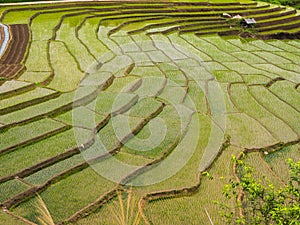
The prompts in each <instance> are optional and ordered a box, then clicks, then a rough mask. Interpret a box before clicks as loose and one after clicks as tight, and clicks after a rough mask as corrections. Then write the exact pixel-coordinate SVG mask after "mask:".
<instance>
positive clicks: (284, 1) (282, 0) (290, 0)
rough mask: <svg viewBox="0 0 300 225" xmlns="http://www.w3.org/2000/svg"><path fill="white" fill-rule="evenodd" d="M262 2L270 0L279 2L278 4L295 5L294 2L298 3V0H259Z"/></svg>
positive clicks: (274, 2) (275, 2) (269, 0)
mask: <svg viewBox="0 0 300 225" xmlns="http://www.w3.org/2000/svg"><path fill="white" fill-rule="evenodd" d="M261 1H263V2H270V3H273V4H279V5H290V6H295V5H296V4H299V3H300V1H299V0H261Z"/></svg>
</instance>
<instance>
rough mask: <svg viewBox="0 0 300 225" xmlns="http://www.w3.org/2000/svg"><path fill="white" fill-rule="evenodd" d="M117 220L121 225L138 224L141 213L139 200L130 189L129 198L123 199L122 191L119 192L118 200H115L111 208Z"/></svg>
mask: <svg viewBox="0 0 300 225" xmlns="http://www.w3.org/2000/svg"><path fill="white" fill-rule="evenodd" d="M110 210H111V212H112V214H113V215H114V219H115V221H116V222H117V223H118V224H120V225H138V224H140V220H141V215H140V213H139V210H138V201H137V199H136V198H134V197H133V194H132V190H131V189H130V190H129V192H128V194H127V199H123V196H122V193H121V192H118V202H114V204H113V206H112V207H111V208H110Z"/></svg>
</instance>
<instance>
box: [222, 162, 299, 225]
mask: <svg viewBox="0 0 300 225" xmlns="http://www.w3.org/2000/svg"><path fill="white" fill-rule="evenodd" d="M236 163H237V165H238V168H239V174H240V182H236V181H231V182H230V184H227V185H225V186H224V190H223V194H224V196H225V197H226V198H228V199H232V198H234V199H235V200H236V204H235V206H234V207H233V208H232V207H229V206H227V205H224V204H221V203H218V204H219V205H220V206H221V209H222V211H221V213H222V215H223V216H224V217H225V218H226V220H227V222H228V223H229V224H282V225H284V224H300V161H298V162H294V161H292V160H291V159H289V160H288V161H287V163H288V165H289V169H290V170H289V180H288V182H287V183H286V184H285V186H283V187H281V188H278V187H275V186H274V185H273V184H272V183H270V182H269V181H267V180H264V181H260V180H257V179H255V178H254V176H253V172H254V169H253V168H252V167H250V166H248V165H246V164H245V163H244V162H243V161H241V160H237V161H236ZM240 191H242V192H243V200H241V201H240V198H239V197H238V196H239V193H240ZM239 209H242V214H241V213H240V211H239Z"/></svg>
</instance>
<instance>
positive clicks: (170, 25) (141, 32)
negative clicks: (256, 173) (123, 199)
mask: <svg viewBox="0 0 300 225" xmlns="http://www.w3.org/2000/svg"><path fill="white" fill-rule="evenodd" d="M223 11H226V12H229V13H231V14H232V15H237V14H240V15H243V16H251V17H254V18H255V19H256V20H257V21H258V24H257V25H258V26H257V32H259V34H260V35H272V34H275V33H277V32H278V31H280V30H281V29H283V28H284V30H287V31H288V32H291V33H295V34H297V32H298V28H295V27H297V26H298V25H299V24H298V23H299V21H298V19H299V17H298V15H297V12H295V11H294V10H292V9H285V8H283V7H279V6H274V5H268V4H257V3H253V2H249V3H238V2H226V3H224V2H223V3H220V2H219V3H211V4H209V3H207V2H198V3H196V2H194V3H183V2H174V3H166V2H161V3H159V2H158V3H155V4H154V3H153V4H151V5H150V4H146V3H143V2H134V3H133V2H123V3H119V2H91V3H87V2H78V3H69V4H66V3H58V4H55V5H36V6H34V7H31V6H25V7H22V8H21V7H20V8H18V7H7V8H4V9H3V10H2V11H1V12H2V14H1V21H2V22H3V23H5V24H8V25H9V26H10V27H11V31H12V40H11V43H10V45H9V48H8V49H7V51H6V52H5V55H4V56H3V57H2V58H1V59H0V60H1V61H0V62H1V64H0V71H1V72H0V73H1V74H2V73H3V74H8V73H7V72H5V70H6V71H9V73H14V74H12V76H13V75H15V74H16V72H14V71H15V70H16V69H15V67H14V65H15V64H16V65H18V66H21V65H22V66H23V65H24V68H25V70H24V71H22V73H20V74H18V76H17V77H15V78H14V79H12V80H7V81H6V80H5V82H2V83H1V85H0V138H1V139H0V140H1V142H0V162H1V168H0V202H1V207H2V208H4V209H6V210H9V211H10V212H13V213H15V214H16V215H19V216H22V217H24V218H26V219H28V220H30V221H33V222H37V218H36V193H39V194H40V195H41V197H42V198H43V200H44V201H45V204H46V205H47V207H48V209H49V211H50V213H51V215H52V217H53V219H54V221H55V222H56V223H58V224H65V223H68V222H71V223H76V224H95V223H97V222H98V221H101V223H103V224H114V222H112V220H114V215H111V211H110V208H111V205H112V204H113V202H114V201H115V199H116V198H115V197H116V194H117V190H118V189H120V190H121V191H122V192H124V193H125V192H126V189H127V186H126V185H125V184H129V185H136V184H145V183H147V182H148V180H149V179H150V178H153V177H159V176H160V175H161V174H162V172H165V171H167V170H168V169H170V168H176V167H179V165H180V161H181V160H186V162H185V163H184V165H182V169H180V168H179V171H178V172H177V173H176V174H175V175H174V176H172V177H170V178H169V179H166V180H163V181H162V182H157V183H154V184H151V185H148V186H145V187H134V190H133V191H134V193H135V195H136V196H137V197H138V199H139V200H140V208H139V210H140V212H141V213H142V214H143V223H145V224H148V223H153V224H183V223H184V224H185V223H186V224H190V223H193V222H195V221H202V222H199V223H200V224H208V223H209V218H208V215H210V217H211V218H212V219H213V221H214V222H215V223H216V224H222V222H223V221H222V219H221V218H220V216H219V215H218V208H217V206H216V205H214V204H213V203H212V201H213V200H219V201H223V199H222V186H223V185H224V184H225V183H226V182H228V180H229V179H231V178H235V176H236V174H235V171H234V165H232V163H231V162H230V158H231V156H232V155H238V154H239V153H240V152H247V153H249V154H248V155H247V157H249V162H251V163H252V164H255V167H257V168H258V170H261V171H264V173H265V174H268V176H269V178H270V180H277V181H278V180H279V181H280V182H281V183H280V182H279V183H280V184H282V183H284V182H285V181H284V175H282V174H281V172H282V171H281V170H282V169H281V164H280V163H279V162H278V160H279V158H280V155H281V154H284V155H285V156H287V157H289V156H291V157H293V158H295V159H297V158H298V159H299V152H298V151H297V150H295V149H297V148H299V136H300V130H299V126H298V124H299V119H300V115H299V110H300V108H299V105H300V104H299V103H300V102H299V83H300V80H299V71H300V67H299V65H298V63H299V60H300V47H299V43H300V42H299V40H297V39H295V40H285V41H280V40H269V41H263V40H258V39H240V38H239V37H238V36H230V37H228V38H222V37H220V36H218V35H217V34H220V35H222V34H223V35H227V34H230V35H232V34H243V33H245V31H244V30H241V28H240V27H238V26H237V27H232V26H231V25H229V24H228V23H227V21H226V19H224V18H223V17H222V16H221V14H222V12H223ZM282 23H284V24H282ZM14 24H22V25H14ZM285 24H286V25H287V26H285ZM230 26H231V27H230ZM285 28H286V29H285ZM231 30H233V33H228V31H230V32H231ZM29 34H30V40H29ZM287 35H288V34H287ZM257 36H258V35H257ZM295 37H296V36H295ZM27 42H29V44H30V45H28V46H29V48H28V51H27V52H26V46H27ZM20 50H21V51H20ZM25 53H26V54H25ZM25 55H26V57H24V56H25ZM21 62H22V64H21ZM8 64H10V66H8ZM19 69H22V68H21V67H20V68H19ZM2 76H3V77H6V78H12V76H4V75H2ZM215 84H218V87H219V89H215V88H216V86H214V85H215ZM216 90H219V91H220V92H221V93H222V95H223V97H222V98H218V96H217V95H216ZM218 101H220V102H218ZM222 101H224V107H226V108H225V109H222V108H221V109H222V110H223V111H222V112H221V113H222V114H221V115H222V116H223V118H224V119H225V120H226V129H225V127H224V126H223V124H222V120H218V118H217V117H216V115H218V113H220V112H219V111H218V110H219V109H220V108H218V107H217V106H219V105H222ZM220 121H221V122H220ZM165 128H166V129H165ZM213 132H215V133H217V134H220V136H221V137H222V139H221V140H220V141H221V142H220V144H219V145H209V143H210V142H211V140H216V139H217V138H215V136H213V137H211V133H213ZM162 137H163V138H162ZM99 140H100V141H101V143H102V145H103V146H102V147H99ZM156 141H157V143H156ZM192 147H194V149H191V148H192ZM104 149H105V151H104ZM266 151H267V153H268V155H267V154H265V153H264V152H266ZM285 152H287V154H285ZM174 154H176V156H177V157H173V155H174ZM272 155H273V156H274V157H271V156H272ZM268 156H269V157H268ZM172 157H173V158H172ZM115 159H117V160H119V162H122V163H126V164H129V165H133V166H132V167H129V168H122V169H120V167H118V166H114V165H115V164H114V163H115V162H114V160H115ZM168 160H169V161H168ZM164 162H169V163H170V165H169V167H167V169H166V168H164V167H163V163H164ZM277 165H278V166H277ZM157 168H158V169H157ZM162 168H164V169H162ZM93 169H94V170H93ZM95 171H98V172H99V171H100V173H101V172H103V173H104V172H105V174H110V175H111V177H109V178H110V179H106V178H105V177H101V176H99V174H97V173H96V172H95ZM203 171H208V172H209V173H210V174H211V175H212V176H213V179H210V178H209V177H205V176H203V174H202V172H203ZM281 176H282V177H281ZM113 181H114V182H113ZM208 193H209V194H208ZM174 212H176V213H174ZM1 216H2V214H1V215H0V217H1ZM2 217H3V218H4V219H5V221H7V217H6V216H2ZM195 224H198V222H195Z"/></svg>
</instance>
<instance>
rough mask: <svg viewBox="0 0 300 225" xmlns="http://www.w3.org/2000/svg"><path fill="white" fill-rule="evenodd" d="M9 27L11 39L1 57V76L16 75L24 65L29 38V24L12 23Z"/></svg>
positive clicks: (10, 76) (9, 76)
mask: <svg viewBox="0 0 300 225" xmlns="http://www.w3.org/2000/svg"><path fill="white" fill-rule="evenodd" d="M9 29H10V33H11V40H10V42H9V45H8V47H7V50H6V52H5V53H4V55H3V56H2V58H1V59H0V77H4V78H12V77H14V76H16V75H17V74H18V72H19V71H20V70H21V69H22V68H23V67H24V66H23V65H22V64H21V62H22V60H23V58H24V54H25V51H26V46H27V44H28V40H29V29H28V26H27V25H25V24H15V25H10V26H9ZM0 32H1V31H0ZM0 44H1V43H0Z"/></svg>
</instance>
